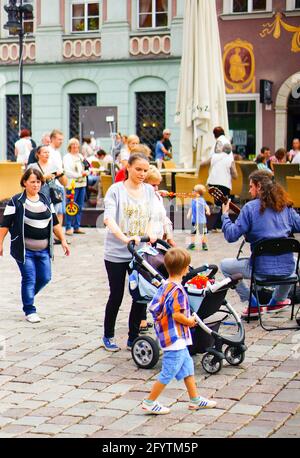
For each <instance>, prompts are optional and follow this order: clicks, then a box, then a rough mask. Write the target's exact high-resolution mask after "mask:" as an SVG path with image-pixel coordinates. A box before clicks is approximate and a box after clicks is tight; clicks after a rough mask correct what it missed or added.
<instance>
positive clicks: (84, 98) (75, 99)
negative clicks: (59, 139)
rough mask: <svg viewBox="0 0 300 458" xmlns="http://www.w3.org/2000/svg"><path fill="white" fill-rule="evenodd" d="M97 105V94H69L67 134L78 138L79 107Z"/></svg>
mask: <svg viewBox="0 0 300 458" xmlns="http://www.w3.org/2000/svg"><path fill="white" fill-rule="evenodd" d="M96 105H97V94H69V109H70V114H69V134H70V138H73V137H77V138H79V134H80V127H79V107H94V106H96Z"/></svg>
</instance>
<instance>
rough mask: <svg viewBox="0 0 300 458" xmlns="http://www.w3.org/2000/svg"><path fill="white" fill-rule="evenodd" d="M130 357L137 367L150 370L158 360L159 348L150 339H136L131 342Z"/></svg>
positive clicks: (146, 337) (147, 337)
mask: <svg viewBox="0 0 300 458" xmlns="http://www.w3.org/2000/svg"><path fill="white" fill-rule="evenodd" d="M131 355H132V359H133V361H134V362H135V364H136V365H137V366H138V367H140V368H141V369H151V368H152V367H154V366H155V364H156V363H157V361H158V359H159V348H158V345H157V343H156V341H155V340H154V339H152V337H149V336H143V337H137V338H136V339H135V340H134V342H133V345H132V350H131Z"/></svg>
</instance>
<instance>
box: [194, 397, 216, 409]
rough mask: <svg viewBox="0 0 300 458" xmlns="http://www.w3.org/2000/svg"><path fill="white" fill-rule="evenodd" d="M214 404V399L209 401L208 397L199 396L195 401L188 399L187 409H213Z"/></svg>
mask: <svg viewBox="0 0 300 458" xmlns="http://www.w3.org/2000/svg"><path fill="white" fill-rule="evenodd" d="M216 405H217V403H216V401H211V400H210V399H206V398H203V397H202V396H199V397H198V399H197V401H190V403H189V410H199V409H213V408H214V407H216Z"/></svg>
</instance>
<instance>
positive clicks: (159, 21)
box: [138, 0, 169, 29]
mask: <svg viewBox="0 0 300 458" xmlns="http://www.w3.org/2000/svg"><path fill="white" fill-rule="evenodd" d="M168 3H169V1H168V0H138V27H139V28H140V29H145V28H147V29H149V28H151V29H155V28H158V27H167V26H168Z"/></svg>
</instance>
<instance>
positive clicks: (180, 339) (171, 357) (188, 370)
mask: <svg viewBox="0 0 300 458" xmlns="http://www.w3.org/2000/svg"><path fill="white" fill-rule="evenodd" d="M164 261H165V266H166V269H167V271H168V273H169V279H168V281H167V282H166V283H165V284H164V285H163V286H161V287H160V288H159V290H158V291H157V294H156V296H155V297H154V299H153V300H152V302H151V304H150V311H151V313H152V315H153V318H154V326H155V332H156V334H157V337H158V339H159V342H160V345H161V348H162V350H163V358H162V371H161V372H160V374H159V376H158V380H157V381H156V382H155V383H154V385H153V387H152V390H151V393H150V395H149V397H148V398H147V399H144V401H143V404H142V409H143V410H144V411H146V412H147V413H150V414H155V415H162V414H167V413H169V411H170V409H169V408H167V407H164V406H162V405H161V404H160V403H159V402H158V401H157V400H156V399H157V398H158V396H159V395H160V394H161V393H162V391H163V390H164V388H165V387H166V385H167V384H168V383H170V382H171V380H172V379H174V378H176V380H182V379H183V380H184V383H185V386H186V388H187V391H188V394H189V397H190V403H189V409H190V410H198V409H205V408H206V409H211V408H213V407H215V406H216V402H215V401H210V400H209V399H205V398H203V397H201V396H199V395H198V392H197V388H196V383H195V378H194V363H193V360H192V357H191V356H190V354H189V351H188V348H187V346H188V345H191V344H192V338H191V332H190V329H189V328H192V327H194V326H195V325H196V321H195V319H194V318H193V317H191V312H190V307H189V304H188V297H187V294H186V292H185V290H184V288H183V286H182V284H181V282H182V278H183V277H184V275H186V274H187V272H188V270H189V264H190V262H191V257H190V255H189V253H188V252H187V251H186V250H184V249H183V248H171V249H170V250H168V251H167V253H166V255H165V258H164Z"/></svg>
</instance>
